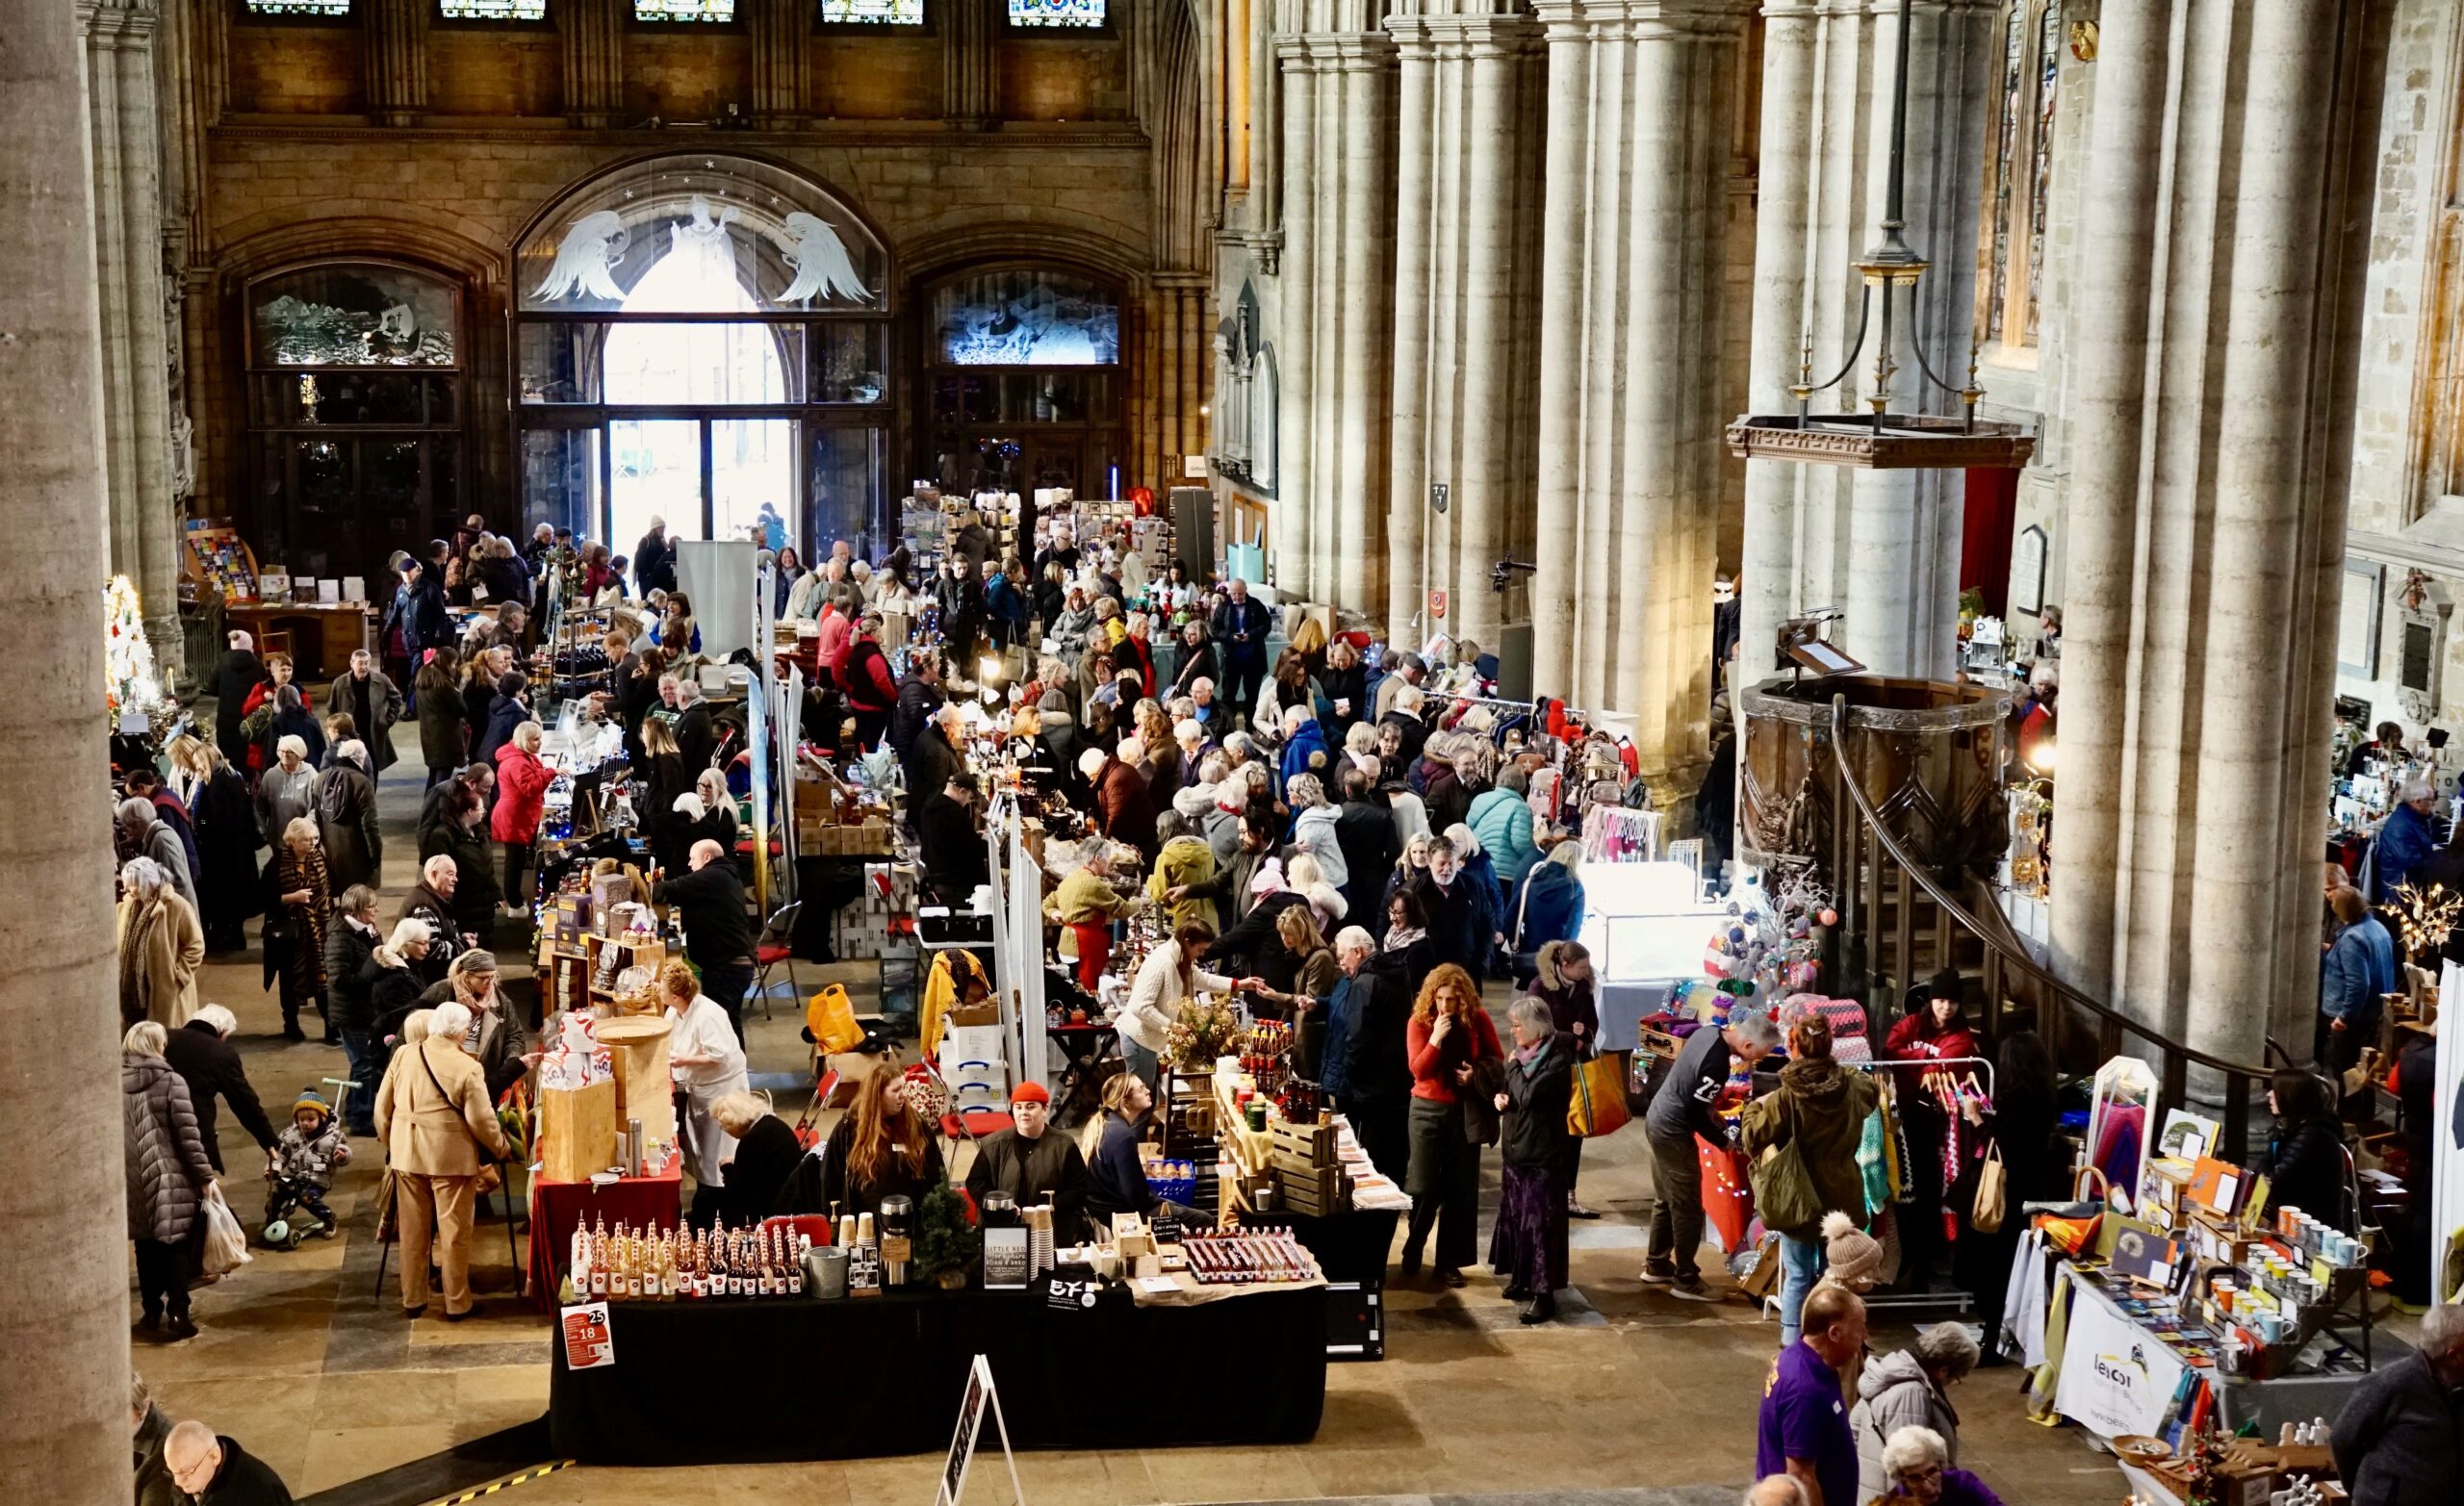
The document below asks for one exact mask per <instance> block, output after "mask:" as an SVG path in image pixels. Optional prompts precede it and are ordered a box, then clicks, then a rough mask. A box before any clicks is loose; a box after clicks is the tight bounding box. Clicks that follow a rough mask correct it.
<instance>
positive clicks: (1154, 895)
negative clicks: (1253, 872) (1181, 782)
mask: <svg viewBox="0 0 2464 1506" xmlns="http://www.w3.org/2000/svg"><path fill="white" fill-rule="evenodd" d="M1155 835H1156V836H1157V837H1158V838H1159V839H1160V840H1161V841H1162V843H1163V846H1162V847H1161V848H1160V849H1158V850H1157V852H1156V855H1155V871H1154V873H1152V874H1150V875H1148V877H1147V880H1146V897H1147V898H1148V899H1150V900H1153V901H1154V902H1155V903H1156V904H1157V905H1160V906H1167V914H1168V916H1169V917H1170V919H1169V924H1170V925H1171V927H1172V928H1173V929H1175V930H1177V929H1179V928H1180V927H1182V926H1185V925H1188V924H1189V923H1191V922H1193V921H1196V922H1200V923H1202V924H1204V925H1207V926H1210V927H1211V926H1213V925H1214V924H1215V902H1214V901H1213V900H1212V899H1208V898H1206V897H1204V896H1201V895H1195V894H1193V893H1191V892H1190V891H1192V890H1193V889H1196V888H1198V887H1199V886H1200V885H1202V884H1205V883H1206V882H1208V881H1210V880H1212V879H1213V878H1214V877H1215V849H1213V848H1211V847H1209V846H1208V845H1207V844H1206V839H1205V838H1204V837H1202V836H1198V835H1196V834H1195V833H1193V832H1192V831H1191V830H1190V825H1189V819H1188V818H1187V817H1185V816H1183V815H1182V814H1181V813H1180V812H1179V811H1178V810H1167V811H1164V812H1163V813H1162V814H1160V815H1158V816H1157V817H1156V818H1155Z"/></svg>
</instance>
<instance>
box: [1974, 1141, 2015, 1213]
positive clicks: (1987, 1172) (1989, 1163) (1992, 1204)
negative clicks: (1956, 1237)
mask: <svg viewBox="0 0 2464 1506" xmlns="http://www.w3.org/2000/svg"><path fill="white" fill-rule="evenodd" d="M2009 1184H2010V1178H2009V1175H2008V1174H2007V1173H2005V1172H2004V1171H2003V1169H2002V1142H2001V1141H1999V1140H1988V1141H1986V1142H1985V1159H1984V1160H1983V1161H1979V1162H1977V1167H1976V1206H1975V1208H1974V1209H1972V1210H1971V1211H1970V1212H1969V1213H1968V1225H1969V1227H1970V1228H1973V1229H1974V1230H1975V1231H1976V1232H1977V1233H1979V1234H1991V1233H1993V1232H1994V1231H1995V1230H1997V1229H2000V1228H2001V1227H2002V1219H2003V1216H2004V1214H2005V1213H2006V1212H2008V1209H2007V1207H2006V1206H2005V1202H2004V1200H2005V1199H2006V1198H2007V1197H2008V1196H2009V1193H2010V1185H2009Z"/></svg>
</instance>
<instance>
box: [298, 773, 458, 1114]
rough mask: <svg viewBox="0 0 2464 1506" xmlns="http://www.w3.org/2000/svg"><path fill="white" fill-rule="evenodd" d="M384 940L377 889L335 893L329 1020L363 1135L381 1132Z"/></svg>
mask: <svg viewBox="0 0 2464 1506" xmlns="http://www.w3.org/2000/svg"><path fill="white" fill-rule="evenodd" d="M446 783H447V784H448V785H451V784H452V783H453V781H452V780H450V779H448V780H446ZM384 941H385V937H384V935H383V933H382V932H378V931H377V929H376V891H375V890H373V889H372V888H370V887H369V886H368V885H366V884H364V883H363V884H354V885H353V886H351V887H350V888H347V889H345V890H344V891H343V892H342V893H341V894H340V895H338V896H337V897H336V898H335V900H334V913H333V914H332V916H331V917H329V918H328V919H327V920H326V922H325V1019H326V1021H327V1023H329V1024H331V1025H332V1026H333V1027H334V1034H336V1035H338V1036H340V1037H341V1038H342V1043H343V1061H344V1063H345V1069H346V1070H347V1071H348V1072H349V1074H350V1080H351V1081H352V1082H353V1083H355V1084H357V1085H358V1086H356V1087H353V1088H351V1089H349V1090H348V1091H347V1093H346V1094H345V1095H344V1097H343V1101H342V1104H341V1106H340V1107H339V1109H338V1110H337V1111H338V1112H339V1113H341V1115H342V1117H343V1129H344V1133H346V1134H348V1135H355V1136H374V1135H375V1134H376V1076H375V1070H374V1062H375V1051H374V1047H373V1043H372V1034H373V1028H374V1026H375V1024H376V1010H375V1008H373V1007H372V1005H371V1004H370V1002H369V986H370V984H371V983H373V982H374V980H373V979H372V978H371V977H370V976H369V973H368V965H369V963H368V958H369V954H370V953H372V952H374V951H375V950H376V949H377V948H378V947H379V946H381V945H383V944H384Z"/></svg>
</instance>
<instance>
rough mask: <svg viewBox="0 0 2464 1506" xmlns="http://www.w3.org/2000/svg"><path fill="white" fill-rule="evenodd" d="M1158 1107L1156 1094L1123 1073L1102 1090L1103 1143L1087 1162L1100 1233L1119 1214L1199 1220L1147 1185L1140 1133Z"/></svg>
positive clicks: (1090, 1204)
mask: <svg viewBox="0 0 2464 1506" xmlns="http://www.w3.org/2000/svg"><path fill="white" fill-rule="evenodd" d="M1154 1107H1155V1093H1154V1090H1153V1089H1151V1088H1149V1087H1148V1086H1147V1085H1146V1080H1145V1079H1144V1078H1142V1077H1140V1076H1139V1075H1138V1074H1137V1073H1135V1072H1123V1073H1122V1074H1120V1075H1119V1076H1118V1077H1116V1078H1114V1079H1113V1080H1112V1081H1111V1082H1109V1083H1106V1084H1105V1085H1104V1134H1103V1138H1102V1139H1101V1141H1099V1142H1098V1143H1097V1144H1096V1146H1095V1154H1094V1155H1093V1156H1092V1157H1091V1158H1089V1160H1088V1161H1087V1216H1088V1217H1089V1218H1091V1219H1093V1220H1094V1222H1095V1227H1097V1228H1098V1229H1109V1228H1110V1227H1111V1226H1112V1221H1113V1214H1115V1213H1136V1214H1138V1215H1139V1216H1140V1217H1142V1218H1153V1217H1155V1216H1157V1215H1158V1214H1162V1213H1172V1214H1176V1215H1177V1216H1179V1217H1180V1218H1181V1220H1182V1221H1183V1222H1185V1223H1193V1224H1194V1221H1195V1220H1196V1219H1197V1214H1195V1213H1193V1212H1191V1211H1190V1210H1189V1209H1186V1208H1183V1207H1181V1206H1180V1205H1178V1204H1176V1203H1168V1202H1166V1201H1165V1200H1164V1199H1162V1198H1160V1197H1157V1196H1156V1195H1155V1189H1154V1188H1152V1187H1148V1186H1147V1185H1146V1162H1145V1160H1144V1159H1143V1158H1142V1157H1141V1156H1140V1155H1139V1153H1138V1142H1139V1136H1140V1127H1141V1126H1142V1125H1143V1124H1144V1123H1145V1122H1146V1112H1147V1110H1150V1109H1152V1108H1154Z"/></svg>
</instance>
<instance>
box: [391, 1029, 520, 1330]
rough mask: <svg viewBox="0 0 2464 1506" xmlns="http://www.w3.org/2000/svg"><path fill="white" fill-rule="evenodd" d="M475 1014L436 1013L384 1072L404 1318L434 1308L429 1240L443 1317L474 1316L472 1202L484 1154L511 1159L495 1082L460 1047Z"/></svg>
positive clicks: (491, 1157) (495, 1158)
mask: <svg viewBox="0 0 2464 1506" xmlns="http://www.w3.org/2000/svg"><path fill="white" fill-rule="evenodd" d="M470 1030H471V1010H470V1007H469V1006H467V1005H464V1004H462V1003H460V1002H458V1001H449V1002H448V1003H445V1004H441V1005H438V1006H437V1007H436V1008H435V1009H434V1010H433V1011H431V1012H430V1014H429V1018H428V1031H427V1035H426V1038H425V1039H424V1040H422V1041H420V1043H419V1044H418V1045H417V1046H410V1045H407V1044H406V1045H405V1047H404V1049H402V1050H401V1051H399V1052H398V1053H396V1055H395V1058H394V1060H393V1061H392V1063H391V1064H389V1065H388V1066H387V1068H386V1072H385V1085H384V1087H383V1088H382V1089H381V1090H380V1092H379V1093H378V1096H377V1099H376V1133H377V1134H378V1135H380V1136H384V1139H385V1149H386V1163H387V1164H388V1165H389V1166H390V1167H392V1169H393V1171H394V1176H395V1185H396V1195H397V1200H396V1204H395V1206H396V1209H397V1210H398V1217H399V1218H400V1220H401V1232H402V1252H401V1259H402V1312H403V1314H404V1315H406V1316H409V1317H417V1316H419V1315H421V1314H422V1313H424V1312H425V1311H427V1296H428V1291H427V1264H428V1248H429V1244H430V1242H431V1238H432V1239H433V1242H434V1244H435V1247H436V1251H437V1264H439V1265H440V1266H442V1267H443V1268H444V1272H445V1315H446V1317H448V1318H449V1319H459V1318H461V1317H463V1316H465V1315H468V1314H469V1313H470V1311H471V1204H472V1200H473V1199H474V1198H475V1197H476V1196H477V1195H478V1185H479V1169H480V1166H481V1164H482V1157H481V1154H480V1153H481V1152H482V1151H484V1152H486V1156H485V1158H484V1159H485V1161H490V1162H493V1161H501V1160H503V1159H504V1158H505V1157H506V1156H508V1155H511V1154H512V1150H513V1147H512V1146H511V1145H510V1144H509V1143H507V1141H506V1139H505V1135H504V1129H503V1127H502V1126H501V1125H499V1124H498V1123H497V1116H496V1112H495V1110H494V1109H493V1108H492V1107H491V1106H490V1105H489V1103H488V1085H487V1079H486V1078H485V1077H484V1076H483V1075H482V1074H481V1073H480V1071H479V1063H478V1061H477V1060H476V1059H474V1058H473V1057H472V1056H471V1055H470V1054H469V1053H468V1052H466V1051H464V1050H463V1049H462V1040H463V1037H464V1036H465V1035H467V1034H470Z"/></svg>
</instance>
